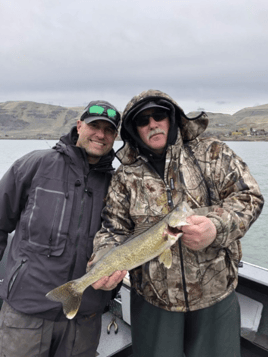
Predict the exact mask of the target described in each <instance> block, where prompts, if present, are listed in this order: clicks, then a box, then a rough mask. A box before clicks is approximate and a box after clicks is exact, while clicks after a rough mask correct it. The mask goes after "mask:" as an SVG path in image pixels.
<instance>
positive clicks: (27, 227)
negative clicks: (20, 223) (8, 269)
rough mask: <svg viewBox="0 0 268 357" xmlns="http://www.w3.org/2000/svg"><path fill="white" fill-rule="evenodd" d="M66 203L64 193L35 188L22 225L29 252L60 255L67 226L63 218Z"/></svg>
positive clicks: (63, 246)
mask: <svg viewBox="0 0 268 357" xmlns="http://www.w3.org/2000/svg"><path fill="white" fill-rule="evenodd" d="M66 201H67V200H66V198H65V194H64V192H60V191H54V190H49V189H44V188H41V187H36V189H35V192H34V196H33V197H32V199H31V200H30V201H29V204H28V208H27V213H25V217H26V220H25V223H24V231H25V238H26V241H27V242H28V248H30V250H34V251H35V252H37V253H40V254H46V255H54V256H59V255H61V254H62V252H63V251H64V248H65V244H66V238H67V231H68V226H69V222H67V220H66V217H65V216H66V203H67V202H66Z"/></svg>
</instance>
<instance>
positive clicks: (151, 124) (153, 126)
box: [149, 116, 158, 128]
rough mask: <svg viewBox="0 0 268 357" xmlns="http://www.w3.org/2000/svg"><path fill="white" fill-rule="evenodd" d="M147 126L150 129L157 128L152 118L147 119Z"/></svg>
mask: <svg viewBox="0 0 268 357" xmlns="http://www.w3.org/2000/svg"><path fill="white" fill-rule="evenodd" d="M149 126H150V128H156V127H157V126H158V122H157V121H155V120H154V118H153V117H152V116H150V118H149Z"/></svg>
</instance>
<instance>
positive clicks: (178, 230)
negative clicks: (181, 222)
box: [167, 225, 183, 237]
mask: <svg viewBox="0 0 268 357" xmlns="http://www.w3.org/2000/svg"><path fill="white" fill-rule="evenodd" d="M167 232H168V234H170V235H172V236H174V237H176V236H177V234H179V233H183V232H182V230H181V227H180V226H178V227H171V226H169V225H168V226H167Z"/></svg>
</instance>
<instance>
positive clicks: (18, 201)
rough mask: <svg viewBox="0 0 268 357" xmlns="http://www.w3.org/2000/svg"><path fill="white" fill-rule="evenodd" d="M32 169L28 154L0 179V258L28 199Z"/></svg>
mask: <svg viewBox="0 0 268 357" xmlns="http://www.w3.org/2000/svg"><path fill="white" fill-rule="evenodd" d="M30 176H31V170H30V168H29V166H28V164H27V159H26V156H25V157H23V158H22V159H19V160H17V161H16V162H15V163H14V164H13V165H12V166H11V168H10V169H9V170H8V171H7V172H6V173H5V174H4V176H3V177H2V178H1V180H0V192H1V199H0V259H2V257H3V254H4V251H5V249H6V245H7V238H8V234H9V233H11V232H13V231H14V230H15V228H16V224H17V222H18V220H19V218H20V214H21V211H22V210H23V208H24V206H25V202H26V200H27V195H28V188H29V186H30V183H31V177H30Z"/></svg>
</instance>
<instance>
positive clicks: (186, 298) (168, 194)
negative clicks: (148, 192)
mask: <svg viewBox="0 0 268 357" xmlns="http://www.w3.org/2000/svg"><path fill="white" fill-rule="evenodd" d="M170 187H171V188H170ZM171 189H172V190H174V189H175V187H174V181H173V179H170V186H169V185H168V184H167V185H166V191H167V200H168V205H169V206H170V207H171V208H173V207H174V204H173V201H172V194H171ZM179 250H180V261H181V276H182V286H183V292H184V299H185V305H186V311H189V302H188V293H187V289H186V279H185V271H184V264H183V256H182V246H181V240H180V239H179Z"/></svg>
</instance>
